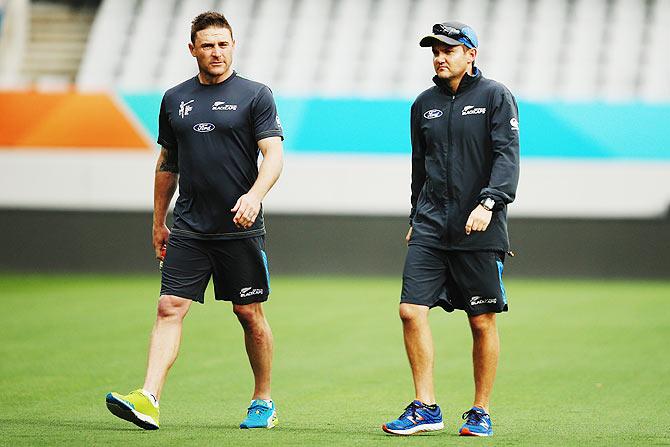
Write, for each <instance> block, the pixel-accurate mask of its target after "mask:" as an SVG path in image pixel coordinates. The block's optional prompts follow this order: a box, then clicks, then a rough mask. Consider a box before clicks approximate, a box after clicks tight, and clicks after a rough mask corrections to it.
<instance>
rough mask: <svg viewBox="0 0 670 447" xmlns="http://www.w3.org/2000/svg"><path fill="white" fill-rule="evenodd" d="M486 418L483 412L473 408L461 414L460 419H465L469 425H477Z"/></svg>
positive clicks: (486, 414)
mask: <svg viewBox="0 0 670 447" xmlns="http://www.w3.org/2000/svg"><path fill="white" fill-rule="evenodd" d="M486 416H488V413H484V412H483V411H477V410H475V409H474V408H472V409H470V410H468V411H466V412H465V413H463V416H461V417H462V418H463V419H465V420H466V421H467V423H468V424H469V425H479V424H480V423H481V422H482V421H483V420H484V417H486Z"/></svg>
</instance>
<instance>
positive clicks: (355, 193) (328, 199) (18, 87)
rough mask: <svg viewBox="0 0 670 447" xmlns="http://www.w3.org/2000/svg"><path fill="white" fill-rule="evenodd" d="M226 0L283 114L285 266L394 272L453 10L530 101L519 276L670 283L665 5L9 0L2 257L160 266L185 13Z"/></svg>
mask: <svg viewBox="0 0 670 447" xmlns="http://www.w3.org/2000/svg"><path fill="white" fill-rule="evenodd" d="M209 9H214V10H218V11H221V12H223V13H224V14H225V15H226V16H227V17H228V18H229V20H230V22H231V24H232V27H233V30H234V37H235V38H236V40H237V45H238V46H237V51H236V53H235V61H234V66H235V68H236V70H237V71H238V72H239V73H240V74H242V75H244V76H247V77H250V78H252V79H256V80H259V81H261V82H264V83H266V84H268V85H269V86H271V88H272V89H273V91H274V93H275V95H276V98H277V103H278V108H279V112H280V115H281V117H282V121H283V123H284V127H285V133H286V141H285V148H286V167H285V171H284V175H283V177H282V178H281V179H280V182H279V183H278V185H277V187H276V188H275V189H274V190H273V191H272V192H271V194H270V195H269V196H268V198H267V200H266V202H265V207H266V210H267V212H268V214H269V215H270V216H271V217H270V218H268V228H269V230H270V231H271V237H270V242H269V243H270V244H272V245H271V246H274V248H273V250H275V253H274V256H275V259H276V260H277V261H278V262H279V264H280V265H279V266H278V267H277V268H276V270H277V271H280V272H284V273H329V272H331V273H352V272H354V273H355V272H359V273H394V274H395V273H397V272H398V269H399V266H401V263H402V255H403V250H404V248H403V245H402V240H401V239H402V235H403V234H404V230H405V227H406V223H407V220H406V214H407V212H408V207H409V206H408V202H409V192H408V190H409V135H408V110H409V104H410V103H411V101H412V99H413V98H414V97H415V96H416V95H417V94H418V93H419V92H421V91H422V90H424V89H425V88H427V87H429V86H430V85H431V81H430V79H431V77H432V76H433V71H432V66H431V63H430V51H429V50H427V49H425V48H420V47H419V46H418V40H419V38H420V37H421V36H422V35H424V34H426V33H427V32H429V31H430V29H431V26H432V24H433V23H435V22H438V21H442V20H445V19H447V18H452V19H454V18H455V19H458V20H461V21H463V22H466V23H468V24H470V25H472V26H473V27H474V28H475V29H476V30H477V32H478V35H479V38H480V43H481V48H480V51H479V55H478V59H477V64H478V65H479V66H480V67H481V68H482V71H483V72H484V75H485V76H487V77H490V78H493V79H496V80H499V81H501V82H503V83H505V84H506V85H507V86H508V87H509V88H510V90H512V92H514V94H515V96H516V97H517V98H518V99H519V105H520V113H521V115H520V121H521V138H522V176H521V183H520V186H519V194H518V198H517V201H516V202H515V204H514V205H513V206H512V207H511V208H510V216H511V218H512V222H511V225H510V227H511V233H512V239H513V245H514V246H515V250H516V251H517V252H518V255H519V256H518V257H517V259H516V260H515V261H514V262H512V263H510V265H511V268H510V270H509V271H510V272H512V273H519V274H528V275H541V274H545V275H550V276H560V275H577V276H598V275H608V274H609V275H618V276H626V275H627V274H628V275H630V276H650V277H668V275H670V217H669V216H668V211H669V209H668V207H669V205H670V186H668V184H669V183H670V182H669V181H668V179H670V131H668V126H667V123H668V122H670V57H667V55H668V48H670V0H69V1H68V0H59V1H56V0H52V1H45V0H33V1H30V0H0V116H2V117H3V118H2V119H0V246H2V247H6V248H5V249H4V250H0V270H6V269H18V270H30V269H34V270H67V269H74V270H114V271H124V270H128V271H134V270H138V269H139V270H149V269H153V268H154V267H155V266H154V263H153V260H152V259H151V256H147V257H143V253H145V252H146V251H147V244H148V243H149V240H148V238H147V237H145V236H146V235H147V233H148V228H149V227H148V226H149V223H150V210H151V199H152V194H151V189H152V182H153V176H152V173H153V166H154V164H155V157H156V154H157V152H156V146H155V143H153V141H155V137H156V121H157V120H156V117H157V107H158V104H159V103H160V98H161V95H162V92H163V91H164V90H165V89H167V88H169V87H171V86H173V85H175V84H177V83H179V82H181V81H183V80H185V79H187V78H189V77H191V76H193V75H194V74H195V73H196V66H195V63H194V60H193V58H192V57H191V56H190V54H189V53H188V49H187V43H188V41H189V38H190V36H189V31H190V21H191V19H192V18H193V17H194V16H195V15H197V14H198V13H200V12H202V11H204V10H209ZM37 111H38V112H39V113H37ZM305 185H309V186H308V187H306V186H305ZM50 224H52V225H56V226H58V231H56V234H57V235H58V236H57V237H54V238H44V237H38V238H35V237H34V236H35V234H36V233H39V232H40V228H42V227H43V226H49V225H50ZM118 228H124V231H123V232H119V231H118ZM295 228H300V229H301V230H300V231H299V232H298V233H296V232H295ZM97 234H109V235H110V236H109V237H108V238H106V240H105V241H99V240H98V239H96V235H97ZM296 234H301V235H303V236H304V235H306V234H308V235H309V237H308V239H309V240H310V241H312V242H310V243H308V244H305V246H304V247H301V248H300V250H303V249H304V250H303V251H300V256H295V253H297V252H296V250H297V249H296V247H295V246H294V245H295V244H298V243H300V240H296V237H295V236H296ZM397 235H400V236H398V237H399V239H398V241H400V244H399V245H397V246H396V245H392V244H394V243H395V242H396V240H395V239H394V238H395V237H396V236H397ZM646 235H648V236H649V238H652V237H653V239H654V241H653V243H650V242H649V241H648V240H646V239H645V236H646ZM347 237H349V238H352V239H351V240H350V241H348V242H346V243H343V242H342V241H343V240H344V239H345V238H347ZM298 239H300V238H298ZM319 239H321V240H322V241H324V242H322V243H321V244H320V243H318V241H319ZM139 241H142V242H141V243H139ZM333 241H335V242H336V243H331V242H333ZM388 244H391V245H388ZM67 247H76V249H72V250H71V251H70V252H69V254H68V248H67ZM385 247H386V248H385ZM45 250H46V251H49V252H51V251H53V252H57V253H59V256H60V259H61V260H60V261H59V263H58V265H54V264H53V262H54V260H53V259H51V258H49V259H45V258H44V257H43V256H42V255H41V254H42V253H43V252H44V251H45ZM101 250H102V251H105V252H107V253H109V256H108V258H107V259H108V261H107V263H100V262H97V261H96V259H97V257H99V253H100V251H101ZM324 250H326V251H328V252H329V253H328V259H325V255H324ZM19 251H20V252H21V253H20V256H19V255H17V253H18V252H19ZM547 253H552V254H554V255H555V256H552V257H548V256H547ZM149 255H150V253H149ZM377 255H378V256H377ZM68 256H69V258H68V259H67V260H66V259H64V257H68ZM129 256H132V257H133V262H128V261H127V258H128V257H129ZM353 258H355V259H353ZM382 258H383V259H382ZM348 259H349V260H348ZM539 260H542V261H539ZM552 262H553V264H552ZM103 264H104V265H103Z"/></svg>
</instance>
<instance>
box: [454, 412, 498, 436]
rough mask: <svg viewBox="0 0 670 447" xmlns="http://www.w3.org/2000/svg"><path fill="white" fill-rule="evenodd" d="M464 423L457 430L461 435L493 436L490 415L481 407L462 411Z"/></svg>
mask: <svg viewBox="0 0 670 447" xmlns="http://www.w3.org/2000/svg"><path fill="white" fill-rule="evenodd" d="M463 419H465V424H463V426H462V427H461V429H460V430H459V431H458V434H460V435H461V436H493V428H492V424H491V416H489V414H488V413H487V412H486V411H484V409H483V408H479V407H472V408H471V409H470V410H468V411H466V412H465V413H463Z"/></svg>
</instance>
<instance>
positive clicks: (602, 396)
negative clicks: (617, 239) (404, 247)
mask: <svg viewBox="0 0 670 447" xmlns="http://www.w3.org/2000/svg"><path fill="white" fill-rule="evenodd" d="M158 281H159V280H158V278H157V276H152V277H138V276H76V275H68V276H56V275H54V276H37V275H26V276H22V275H0V300H1V301H0V302H1V303H2V306H3V309H4V310H3V312H2V313H1V314H0V337H1V340H2V343H0V432H1V433H2V436H1V437H0V445H56V444H63V443H65V444H68V445H108V444H112V443H124V444H141V445H161V446H165V445H189V444H190V445H214V444H219V445H251V444H258V443H272V444H273V445H426V446H428V445H445V444H448V445H466V444H467V445H469V444H472V443H473V442H476V443H477V444H478V445H496V446H499V445H503V446H504V445H666V444H668V443H670V434H669V433H670V425H669V424H668V420H670V409H669V408H668V403H670V391H669V388H668V385H670V383H669V381H670V362H669V361H668V349H667V340H668V338H669V337H670V323H669V321H670V319H669V318H668V315H670V282H628V281H606V282H605V281H556V280H552V281H538V280H532V281H531V280H508V281H507V282H506V286H507V289H508V294H509V296H510V306H511V312H509V313H507V314H504V315H501V316H500V318H499V326H500V333H501V341H502V356H501V364H500V368H499V374H498V380H497V384H496V389H495V393H494V401H493V404H492V416H493V421H494V429H495V432H496V433H495V437H494V438H492V439H490V440H484V439H478V440H472V439H463V438H458V437H457V436H455V433H456V430H457V429H458V427H459V425H460V414H461V413H462V412H463V411H465V410H466V409H468V408H469V405H470V403H471V399H472V378H471V377H472V370H471V361H470V335H469V330H468V328H467V321H466V318H465V316H464V314H463V313H460V312H456V313H453V314H446V313H444V312H442V311H441V310H439V309H438V310H435V311H433V312H432V313H431V320H432V328H433V335H434V338H435V348H436V365H435V379H436V380H435V381H436V388H437V395H438V401H439V403H440V405H441V406H442V410H443V413H444V415H445V426H446V428H445V430H444V431H442V432H439V433H434V434H430V435H422V436H420V437H416V436H415V437H411V438H396V437H389V436H387V435H385V434H383V433H382V431H381V430H380V429H379V427H380V425H381V424H382V423H384V422H386V421H388V420H390V419H393V418H394V417H396V416H397V415H398V414H399V413H400V412H401V410H402V408H404V406H405V405H406V404H407V403H408V402H409V401H410V400H411V399H412V397H413V394H412V385H411V378H410V375H409V367H408V366H407V361H406V357H405V353H404V349H403V345H402V334H401V327H400V322H399V320H398V317H397V304H398V294H399V288H400V281H399V279H398V278H301V277H274V278H273V281H272V289H273V294H272V297H271V300H270V301H269V302H268V304H267V305H266V310H267V314H268V319H269V320H270V324H271V325H272V328H273V331H274V336H275V344H276V349H275V369H274V392H273V395H274V399H275V400H276V402H277V404H278V409H279V418H280V425H279V427H277V428H276V429H273V430H269V431H268V430H263V431H242V430H239V429H238V428H237V426H238V424H239V422H240V421H241V420H242V418H243V416H244V411H245V407H246V406H247V405H248V401H249V399H250V397H251V396H250V393H251V390H252V377H251V371H250V368H249V366H248V363H247V359H246V354H245V352H244V346H243V339H242V331H241V329H240V327H239V324H238V323H237V320H236V319H235V317H234V315H232V313H231V311H230V305H229V304H228V303H220V302H214V300H213V298H212V295H211V291H208V294H207V303H206V304H205V305H204V306H201V305H198V304H194V305H193V307H192V310H191V313H190V314H189V316H188V317H187V320H186V323H185V330H184V338H183V344H182V348H181V354H180V357H179V359H178V360H177V363H176V365H175V367H174V368H173V370H172V371H171V372H170V376H169V379H168V383H167V386H166V388H165V390H164V393H163V398H162V402H161V413H162V414H161V429H160V430H158V431H157V432H143V431H141V430H139V429H137V428H135V427H134V426H132V425H130V424H128V423H125V422H124V421H121V420H117V419H116V418H114V417H113V416H112V415H111V414H110V413H109V412H108V411H107V409H106V408H105V405H104V395H105V394H106V393H107V392H108V391H111V390H116V391H120V392H123V393H125V392H127V391H129V390H131V389H134V388H137V387H139V386H141V383H142V380H143V376H144V367H145V363H146V348H147V344H148V337H149V332H150V330H151V326H152V324H153V320H154V315H155V304H156V298H157V293H158Z"/></svg>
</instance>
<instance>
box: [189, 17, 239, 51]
mask: <svg viewBox="0 0 670 447" xmlns="http://www.w3.org/2000/svg"><path fill="white" fill-rule="evenodd" d="M207 28H226V29H227V30H228V31H230V36H231V37H232V36H233V28H232V27H231V26H230V23H228V20H227V19H226V18H225V17H224V15H223V14H221V13H219V12H216V11H207V12H203V13H202V14H199V15H198V16H197V17H196V18H195V19H193V21H192V22H191V43H195V35H196V33H197V32H198V31H202V30H204V29H207Z"/></svg>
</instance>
